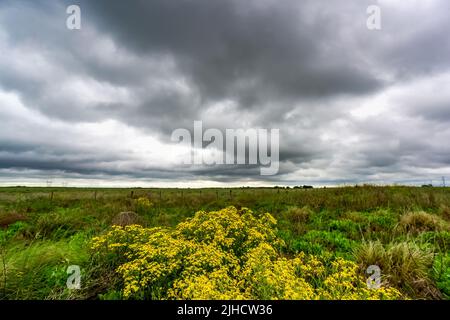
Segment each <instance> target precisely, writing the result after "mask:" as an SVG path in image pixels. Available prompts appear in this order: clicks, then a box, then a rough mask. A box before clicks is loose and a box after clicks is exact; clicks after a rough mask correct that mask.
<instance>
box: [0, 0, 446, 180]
mask: <svg viewBox="0 0 450 320" xmlns="http://www.w3.org/2000/svg"><path fill="white" fill-rule="evenodd" d="M75 3H77V4H79V5H80V6H81V10H82V30H79V31H70V30H68V29H66V28H65V19H66V17H67V15H66V13H65V8H66V6H67V5H69V4H73V1H56V2H45V1H2V3H1V4H0V8H1V11H0V27H1V28H0V70H1V72H0V103H1V104H2V107H3V106H4V109H3V110H0V116H1V117H2V121H3V126H2V127H1V128H0V169H1V170H9V169H11V168H14V170H27V169H28V170H34V171H42V172H51V171H56V172H58V174H59V175H61V176H62V177H64V176H67V177H69V176H70V177H73V175H76V174H79V175H81V176H86V177H92V176H96V177H97V176H98V177H102V179H105V180H107V179H108V177H111V179H112V180H114V179H119V178H118V177H120V176H124V177H128V178H130V179H142V180H146V179H149V180H150V181H156V180H158V179H159V180H168V181H176V180H186V181H191V180H198V179H200V180H205V181H221V182H233V181H266V182H268V183H275V184H282V183H283V182H285V183H291V184H292V183H295V181H298V180H301V181H306V182H323V183H331V182H333V181H334V182H336V183H341V182H351V181H364V180H371V181H385V180H386V181H400V180H401V181H407V180H408V179H409V180H414V181H416V180H417V179H416V178H417V176H420V177H422V176H426V175H440V174H446V173H448V174H450V168H449V159H450V152H449V150H448V148H447V147H445V146H444V145H445V141H448V140H447V139H448V138H450V132H449V131H448V129H446V128H447V125H448V123H449V121H450V113H449V111H448V110H450V104H449V102H450V97H449V96H448V94H447V93H446V89H447V88H448V84H449V80H448V79H450V70H449V67H450V61H449V60H450V59H449V57H450V38H449V37H448V36H447V33H448V28H449V26H450V22H449V20H448V17H447V16H448V14H447V13H448V12H449V9H450V5H449V3H448V1H444V0H441V1H439V0H435V1H427V2H426V3H425V2H420V3H419V2H414V4H407V3H401V2H398V3H395V2H389V1H380V6H381V9H382V30H380V31H369V30H368V29H367V28H366V18H367V15H366V8H367V6H368V5H370V4H373V1H369V0H363V1H356V0H355V1H344V0H335V1H317V0H314V1H313V0H306V1H294V0H287V1H283V3H280V2H278V1H272V0H262V1H261V0H258V1H257V0H251V1H245V2H243V1H238V0H229V1H200V0H182V1H168V0H152V1H106V0H96V1H85V0H80V1H75ZM360 108H362V109H361V110H362V111H361V110H359V109H360ZM358 110H359V111H358ZM355 114H356V115H355ZM194 120H202V121H203V124H204V129H207V128H218V129H219V130H221V131H222V132H224V131H225V129H227V128H278V129H280V162H281V163H280V172H279V175H277V176H273V177H262V176H260V175H259V167H258V166H237V165H236V166H211V167H209V166H204V167H186V168H185V167H179V166H177V165H174V164H172V163H171V160H173V157H174V156H172V155H171V154H170V151H168V149H166V146H168V145H170V142H169V140H170V134H171V132H172V131H173V130H174V129H176V128H181V127H183V128H187V129H189V130H192V126H193V121H194ZM19 127H20V130H17V129H16V128H19ZM14 130H16V131H17V132H18V133H17V134H16V135H15V134H14V133H13V132H14ZM149 141H150V142H149ZM146 143H150V146H147V145H145V144H146ZM152 146H154V147H152ZM148 154H149V155H148ZM147 155H148V157H147ZM3 172H6V171H3ZM30 174H31V173H30ZM33 174H34V175H35V176H36V177H37V176H39V174H36V173H33ZM44 175H45V174H44ZM24 178H26V177H24ZM146 181H147V180H146Z"/></svg>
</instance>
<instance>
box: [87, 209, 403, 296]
mask: <svg viewBox="0 0 450 320" xmlns="http://www.w3.org/2000/svg"><path fill="white" fill-rule="evenodd" d="M275 226H276V220H275V219H274V218H273V217H272V216H271V215H270V214H268V213H265V214H255V213H253V212H251V211H250V210H248V209H245V208H244V209H241V210H237V209H236V208H234V207H228V208H225V209H222V210H220V211H214V212H204V211H200V212H197V213H196V214H195V216H194V217H193V218H190V219H187V220H186V221H185V222H183V223H180V224H179V225H178V226H177V227H176V228H174V229H164V228H143V227H141V226H139V225H131V226H125V227H119V226H113V227H112V229H111V230H110V231H109V232H107V233H106V234H104V235H103V236H100V237H97V238H94V240H93V249H94V250H95V251H96V252H97V254H99V255H100V256H108V257H111V256H113V257H114V259H115V263H116V266H117V268H116V271H117V273H118V274H119V275H120V276H121V278H122V280H123V281H122V288H121V290H122V294H123V296H124V297H125V298H133V299H398V298H402V295H401V294H400V292H399V291H397V290H396V289H394V288H381V289H378V290H371V289H368V288H367V286H366V283H365V279H364V278H363V277H362V276H361V275H359V273H358V270H357V269H358V268H357V265H356V264H355V263H353V262H351V261H346V260H343V259H336V260H334V261H332V262H331V265H327V263H325V262H324V261H322V260H320V259H319V258H317V257H316V256H312V255H306V254H304V253H302V252H301V253H299V254H298V255H296V256H295V257H291V258H287V257H283V256H282V255H281V253H280V252H281V250H280V249H281V248H282V247H283V246H284V243H283V241H281V240H280V239H279V238H277V236H276V229H275Z"/></svg>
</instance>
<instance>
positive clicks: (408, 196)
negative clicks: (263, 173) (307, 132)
mask: <svg viewBox="0 0 450 320" xmlns="http://www.w3.org/2000/svg"><path fill="white" fill-rule="evenodd" d="M229 206H234V207H236V208H237V209H240V208H244V207H245V208H249V209H250V210H252V211H253V212H254V213H256V214H262V213H265V212H268V213H270V214H271V215H272V216H273V217H274V218H275V219H276V220H277V221H278V223H277V226H276V229H274V230H275V232H276V236H277V238H279V239H281V240H283V242H284V243H285V245H283V246H282V247H280V254H281V255H282V256H283V257H295V256H296V255H298V254H299V253H300V252H303V253H304V254H307V255H311V256H314V257H320V258H321V259H322V260H323V261H324V265H327V263H328V262H329V261H333V260H335V259H337V258H342V259H344V260H345V261H352V262H354V263H355V264H356V265H357V266H358V270H359V271H358V272H360V273H361V275H364V272H365V270H366V268H367V267H368V266H369V265H378V266H380V268H381V271H382V276H383V283H385V284H386V285H388V286H390V287H392V288H395V289H396V290H399V292H401V293H402V295H403V297H407V298H412V299H448V298H449V297H450V250H449V248H450V188H415V187H402V186H392V187H375V186H359V187H341V188H326V189H325V188H323V189H284V188H234V189H140V188H136V189H77V188H27V187H11V188H0V299H117V298H119V299H120V298H123V294H122V293H121V285H123V283H122V282H121V280H120V279H119V276H118V274H117V272H116V271H115V270H116V266H115V265H114V263H111V261H110V260H108V261H105V259H103V260H102V261H99V257H98V255H96V252H95V250H92V249H91V247H92V239H93V238H94V237H96V236H99V235H103V234H105V232H108V230H111V226H112V225H122V226H125V225H132V224H138V225H141V226H143V227H145V228H147V229H148V230H151V229H149V228H152V227H163V228H168V229H170V228H175V227H176V226H177V225H179V224H180V223H181V222H183V221H185V220H186V219H187V218H192V217H193V216H194V214H195V213H196V212H198V211H201V210H202V211H205V212H211V211H218V210H221V209H223V208H227V207H229ZM124 212H125V213H124ZM108 263H109V264H108ZM69 265H79V266H80V267H81V270H82V286H81V289H80V290H69V289H68V288H67V287H66V280H67V273H66V270H67V267H68V266H69ZM168 281H169V280H168ZM144 298H148V297H144ZM268 298H270V296H269V297H268Z"/></svg>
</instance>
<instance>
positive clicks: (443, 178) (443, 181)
mask: <svg viewBox="0 0 450 320" xmlns="http://www.w3.org/2000/svg"><path fill="white" fill-rule="evenodd" d="M442 186H443V187H444V188H445V177H444V176H443V177H442Z"/></svg>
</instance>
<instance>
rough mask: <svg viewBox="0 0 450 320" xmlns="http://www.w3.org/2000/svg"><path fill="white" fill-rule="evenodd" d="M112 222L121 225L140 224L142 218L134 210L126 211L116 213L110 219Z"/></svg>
mask: <svg viewBox="0 0 450 320" xmlns="http://www.w3.org/2000/svg"><path fill="white" fill-rule="evenodd" d="M112 224H113V225H118V226H122V227H125V226H128V225H132V224H142V218H141V217H140V216H139V215H138V214H137V213H135V212H132V211H126V212H121V213H119V214H118V215H116V216H115V217H114V218H113V220H112Z"/></svg>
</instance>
